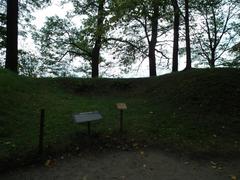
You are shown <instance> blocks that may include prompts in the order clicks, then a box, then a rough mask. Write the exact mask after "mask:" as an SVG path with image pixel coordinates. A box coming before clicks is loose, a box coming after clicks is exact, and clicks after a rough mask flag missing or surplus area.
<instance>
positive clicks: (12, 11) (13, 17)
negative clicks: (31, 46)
mask: <svg viewBox="0 0 240 180" xmlns="http://www.w3.org/2000/svg"><path fill="white" fill-rule="evenodd" d="M6 47H7V48H6V49H7V50H6V63H5V67H6V68H7V69H9V70H11V71H13V72H15V73H18V0H11V1H7V44H6Z"/></svg>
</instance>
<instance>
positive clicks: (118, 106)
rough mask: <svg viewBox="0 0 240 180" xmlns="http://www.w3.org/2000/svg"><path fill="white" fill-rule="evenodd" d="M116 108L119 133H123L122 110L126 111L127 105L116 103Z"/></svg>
mask: <svg viewBox="0 0 240 180" xmlns="http://www.w3.org/2000/svg"><path fill="white" fill-rule="evenodd" d="M116 107H117V109H118V110H119V111H120V121H119V125H120V127H119V131H120V132H121V133H122V132H123V110H126V109H127V105H126V104H125V103H117V104H116Z"/></svg>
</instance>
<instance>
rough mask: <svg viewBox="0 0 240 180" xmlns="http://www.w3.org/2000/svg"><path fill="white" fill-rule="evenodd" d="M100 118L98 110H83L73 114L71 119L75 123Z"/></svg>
mask: <svg viewBox="0 0 240 180" xmlns="http://www.w3.org/2000/svg"><path fill="white" fill-rule="evenodd" d="M100 119H102V115H101V114H100V113H99V112H98V111H94V112H84V113H79V114H74V115H73V120H74V122H75V123H83V122H89V121H96V120H100Z"/></svg>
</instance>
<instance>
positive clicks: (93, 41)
mask: <svg viewBox="0 0 240 180" xmlns="http://www.w3.org/2000/svg"><path fill="white" fill-rule="evenodd" d="M63 3H69V1H67V2H63ZM71 3H72V4H73V6H74V10H73V11H72V12H68V13H67V14H68V15H67V18H59V17H57V16H54V17H49V18H48V20H47V22H46V23H45V26H44V27H43V28H42V29H41V30H40V31H39V32H37V33H35V34H34V39H35V42H36V43H38V45H39V47H40V51H41V54H42V55H43V56H44V57H45V59H46V62H50V61H51V63H50V64H51V65H52V68H51V69H52V70H53V71H52V72H56V71H55V70H54V69H53V66H55V67H56V66H58V64H60V63H61V64H62V65H63V64H65V65H66V64H70V63H71V62H72V61H76V60H77V61H81V63H83V66H82V67H85V68H84V69H83V68H81V70H82V71H85V72H86V73H87V74H88V73H89V65H90V67H91V71H90V74H91V76H92V77H93V78H97V77H99V64H100V63H104V59H103V58H102V56H101V51H102V49H103V46H107V41H106V34H107V32H108V30H109V26H110V25H109V22H108V21H107V19H106V18H107V16H108V13H109V12H108V11H109V2H105V0H94V1H91V0H84V1H78V0H72V1H71ZM73 17H75V18H78V19H79V20H80V21H81V25H80V26H79V25H78V26H77V25H76V24H75V23H74V22H72V18H73ZM58 67H59V66H58Z"/></svg>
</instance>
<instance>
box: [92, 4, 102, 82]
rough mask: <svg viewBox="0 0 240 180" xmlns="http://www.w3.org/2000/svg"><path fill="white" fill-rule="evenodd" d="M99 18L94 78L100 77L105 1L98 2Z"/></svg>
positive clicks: (94, 58)
mask: <svg viewBox="0 0 240 180" xmlns="http://www.w3.org/2000/svg"><path fill="white" fill-rule="evenodd" d="M98 2H99V4H98V16H97V27H96V33H95V38H96V39H95V45H94V48H93V50H92V77H93V78H98V77H99V59H100V49H101V46H102V34H103V21H104V17H105V16H104V4H105V0H99V1H98Z"/></svg>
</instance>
